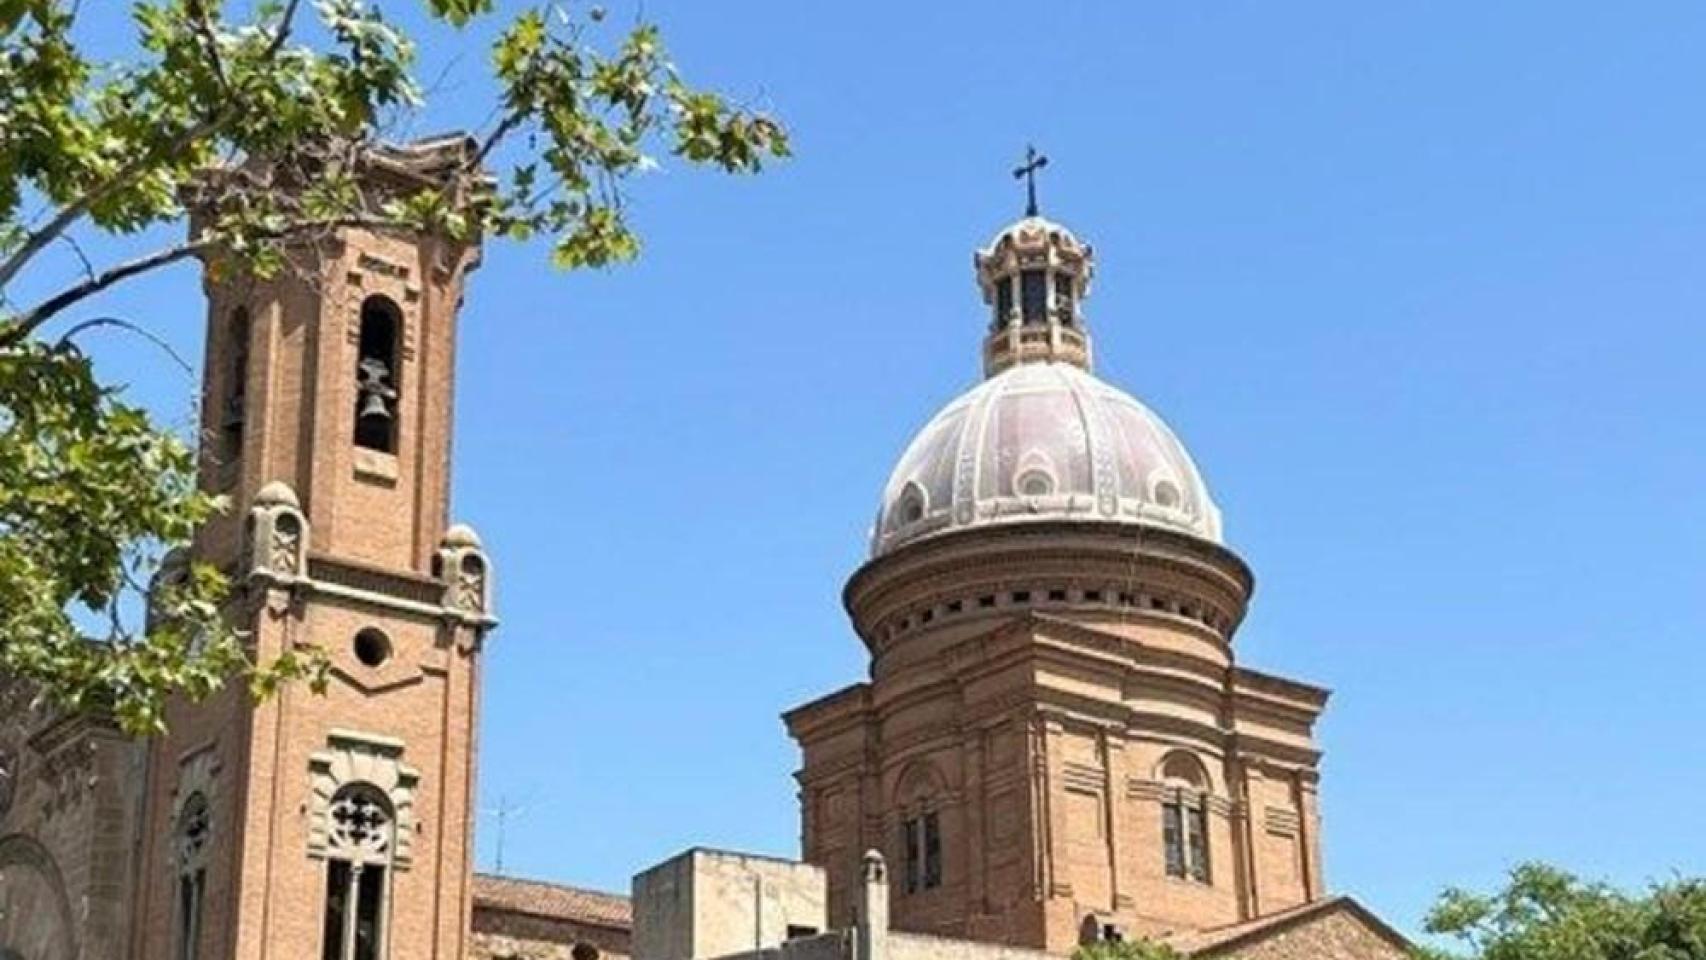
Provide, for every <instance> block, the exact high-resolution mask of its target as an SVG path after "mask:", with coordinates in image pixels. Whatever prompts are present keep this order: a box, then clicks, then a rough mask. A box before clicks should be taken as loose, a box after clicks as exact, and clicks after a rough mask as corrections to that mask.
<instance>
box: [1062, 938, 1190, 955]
mask: <svg viewBox="0 0 1706 960" xmlns="http://www.w3.org/2000/svg"><path fill="white" fill-rule="evenodd" d="M1072 960H1184V958H1183V956H1182V955H1181V954H1180V953H1179V952H1178V951H1177V950H1174V949H1173V948H1172V947H1169V946H1167V945H1166V944H1164V943H1156V942H1154V941H1152V940H1097V941H1096V942H1094V943H1087V944H1084V945H1082V946H1080V947H1079V948H1078V949H1076V950H1074V951H1072Z"/></svg>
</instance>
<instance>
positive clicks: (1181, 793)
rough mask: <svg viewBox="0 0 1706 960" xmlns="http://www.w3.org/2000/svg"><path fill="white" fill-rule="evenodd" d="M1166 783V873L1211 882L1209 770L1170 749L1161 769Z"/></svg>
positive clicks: (1163, 814) (1163, 810)
mask: <svg viewBox="0 0 1706 960" xmlns="http://www.w3.org/2000/svg"><path fill="white" fill-rule="evenodd" d="M1158 773H1159V774H1160V780H1161V782H1162V783H1163V784H1164V786H1165V792H1164V793H1163V794H1162V800H1161V841H1162V845H1163V846H1164V847H1165V850H1166V859H1167V875H1168V876H1169V877H1177V878H1178V879H1181V880H1194V881H1196V882H1197V883H1209V882H1210V874H1209V854H1208V796H1209V787H1210V784H1209V779H1208V771H1207V770H1205V769H1204V768H1203V765H1202V761H1200V760H1198V759H1197V758H1196V757H1194V756H1192V755H1190V754H1188V753H1185V752H1184V751H1174V752H1173V753H1169V754H1168V755H1167V756H1166V757H1165V758H1164V759H1163V760H1162V761H1161V766H1160V768H1159V770H1158Z"/></svg>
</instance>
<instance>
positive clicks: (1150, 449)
mask: <svg viewBox="0 0 1706 960" xmlns="http://www.w3.org/2000/svg"><path fill="white" fill-rule="evenodd" d="M1038 520H1083V521H1087V522H1101V523H1123V524H1139V525H1147V526H1155V527H1165V528H1168V529H1172V530H1177V531H1181V532H1183V533H1187V534H1191V535H1193V536H1197V537H1201V538H1203V539H1206V540H1210V541H1213V542H1215V543H1219V542H1220V511H1219V509H1218V508H1216V507H1215V505H1214V501H1213V500H1212V499H1210V497H1209V493H1208V487H1207V486H1206V485H1205V484H1204V483H1203V479H1202V475H1201V474H1200V473H1198V472H1197V468H1196V464H1195V463H1193V462H1192V461H1191V457H1190V454H1189V453H1187V452H1186V451H1185V448H1184V446H1183V445H1182V444H1180V442H1179V439H1178V438H1177V437H1176V436H1174V435H1173V431H1172V430H1169V429H1168V428H1167V425H1166V424H1165V423H1163V422H1161V418H1160V417H1158V416H1156V415H1155V414H1154V413H1152V412H1151V411H1150V410H1149V408H1147V407H1145V406H1144V405H1143V404H1141V403H1139V402H1138V401H1137V400H1135V399H1133V398H1132V397H1131V396H1130V395H1129V394H1127V393H1125V392H1124V391H1122V390H1119V389H1118V388H1116V387H1113V386H1110V385H1108V384H1106V383H1104V382H1102V381H1101V380H1099V379H1097V378H1096V377H1095V376H1094V375H1093V374H1091V373H1090V372H1089V371H1088V370H1085V369H1082V368H1080V367H1079V366H1077V365H1075V364H1071V363H1063V362H1031V363H1020V364H1016V365H1014V366H1011V367H1008V368H1006V369H1005V370H1002V371H1001V372H999V373H996V374H995V375H993V376H991V377H989V378H988V379H987V380H984V381H983V382H982V383H980V384H978V385H977V386H976V387H973V388H972V389H971V390H969V391H967V392H966V393H964V394H962V395H960V396H959V397H958V398H957V399H955V400H954V401H953V402H951V403H949V404H948V405H947V406H946V407H945V408H943V410H942V411H941V412H940V413H938V414H936V416H935V417H934V418H932V419H931V421H930V422H929V424H927V425H926V426H925V427H924V429H923V430H922V431H920V432H919V434H918V436H917V437H915V438H914V439H913V441H912V443H911V444H910V445H909V446H908V447H907V449H906V452H905V453H904V454H903V455H902V456H901V458H900V462H899V464H898V465H897V466H896V467H895V469H894V472H893V474H891V475H890V477H889V481H888V485H887V487H885V488H884V490H883V501H882V507H881V509H880V511H879V512H878V515H877V526H876V529H875V531H874V532H873V534H872V537H871V553H872V555H873V556H881V555H883V554H885V553H888V552H889V551H891V550H894V549H895V548H897V547H899V546H901V545H902V544H906V543H910V542H912V541H914V540H918V539H921V538H923V537H926V536H929V535H931V534H935V533H938V532H941V531H946V530H957V529H961V528H967V527H993V526H1000V525H1005V524H1022V523H1028V522H1035V521H1038Z"/></svg>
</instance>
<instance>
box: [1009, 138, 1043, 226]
mask: <svg viewBox="0 0 1706 960" xmlns="http://www.w3.org/2000/svg"><path fill="white" fill-rule="evenodd" d="M1046 166H1048V157H1045V156H1043V155H1042V154H1040V153H1038V152H1037V148H1036V147H1035V146H1033V145H1031V144H1026V145H1025V162H1024V163H1022V164H1020V165H1019V166H1017V167H1014V168H1013V179H1015V180H1017V179H1019V178H1020V177H1024V178H1025V216H1027V217H1034V216H1036V215H1037V171H1038V170H1041V169H1042V168H1044V167H1046Z"/></svg>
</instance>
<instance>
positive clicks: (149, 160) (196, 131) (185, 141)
mask: <svg viewBox="0 0 1706 960" xmlns="http://www.w3.org/2000/svg"><path fill="white" fill-rule="evenodd" d="M299 6H301V0H290V2H289V4H288V5H287V6H286V7H285V8H284V14H283V15H282V17H281V18H280V19H279V23H278V31H277V32H276V33H274V34H273V38H272V42H271V43H269V44H267V48H266V51H265V52H264V53H263V54H262V56H261V59H262V61H263V62H265V61H268V60H271V59H272V58H273V57H274V56H276V55H277V54H278V52H279V51H280V50H282V49H283V48H284V43H285V41H286V40H288V39H289V38H290V30H291V23H292V21H294V20H295V19H296V10H297V8H298V7H299ZM216 56H217V55H216ZM234 106H235V105H233V104H227V105H226V108H225V109H223V110H221V111H219V112H217V113H215V114H214V115H213V116H211V117H208V118H207V119H205V120H203V121H201V122H200V123H196V124H193V125H192V126H190V127H189V128H188V129H186V130H184V132H183V133H182V134H180V135H179V136H177V137H174V138H173V139H172V142H171V143H170V144H169V145H168V146H167V149H166V151H165V154H164V155H166V156H170V155H172V154H174V153H178V152H179V151H182V150H183V149H185V148H186V147H188V146H190V145H191V144H193V143H195V142H196V141H197V140H200V139H201V138H203V137H205V136H208V135H210V134H212V133H215V132H217V131H218V130H219V128H220V127H223V126H224V125H225V124H226V123H229V122H230V121H231V120H232V119H234V118H235V116H236V113H235V111H234ZM158 162H159V157H158V156H156V155H155V154H154V153H153V152H150V151H144V152H143V153H141V154H139V155H138V156H136V157H135V158H133V159H132V160H131V161H130V162H129V163H126V164H124V165H123V166H121V167H119V169H118V170H117V171H115V172H114V173H113V174H112V176H110V177H108V178H107V179H106V180H104V181H102V182H101V183H98V184H96V185H95V186H93V187H91V188H90V189H89V190H88V191H87V192H86V193H84V194H83V196H81V197H79V198H77V199H76V200H74V201H72V202H71V203H68V204H66V205H65V206H64V207H62V208H61V209H60V210H59V212H58V213H56V214H54V216H53V219H52V220H50V221H48V223H47V224H46V225H45V226H43V227H42V228H41V229H40V230H37V231H35V232H33V233H31V234H30V235H29V236H28V237H26V238H25V239H24V242H23V244H22V245H20V246H19V247H18V249H17V250H15V251H13V253H12V255H11V256H10V257H8V258H7V259H6V262H5V263H4V264H0V290H4V289H5V287H6V285H7V284H9V283H11V282H12V279H13V278H14V277H16V276H17V275H18V271H20V270H22V269H23V268H24V266H25V264H27V263H29V262H30V261H31V260H32V259H34V258H35V256H36V254H38V253H40V252H41V251H42V249H43V248H44V247H46V246H47V245H48V244H50V243H52V242H53V240H54V238H56V237H58V236H59V235H60V234H62V233H64V232H65V231H66V230H67V229H68V228H69V227H70V226H71V225H72V224H73V223H76V222H77V221H78V220H80V219H82V218H83V215H84V214H86V213H88V212H89V210H90V209H91V208H93V207H94V205H95V204H97V203H99V202H101V201H102V200H104V199H106V198H107V197H109V196H111V195H112V193H113V192H114V191H116V190H118V189H119V188H121V187H123V186H125V185H126V184H128V183H130V182H131V181H132V180H134V179H136V177H137V175H139V174H140V173H142V172H143V171H144V170H146V169H147V168H148V167H149V165H151V164H154V163H158Z"/></svg>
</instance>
